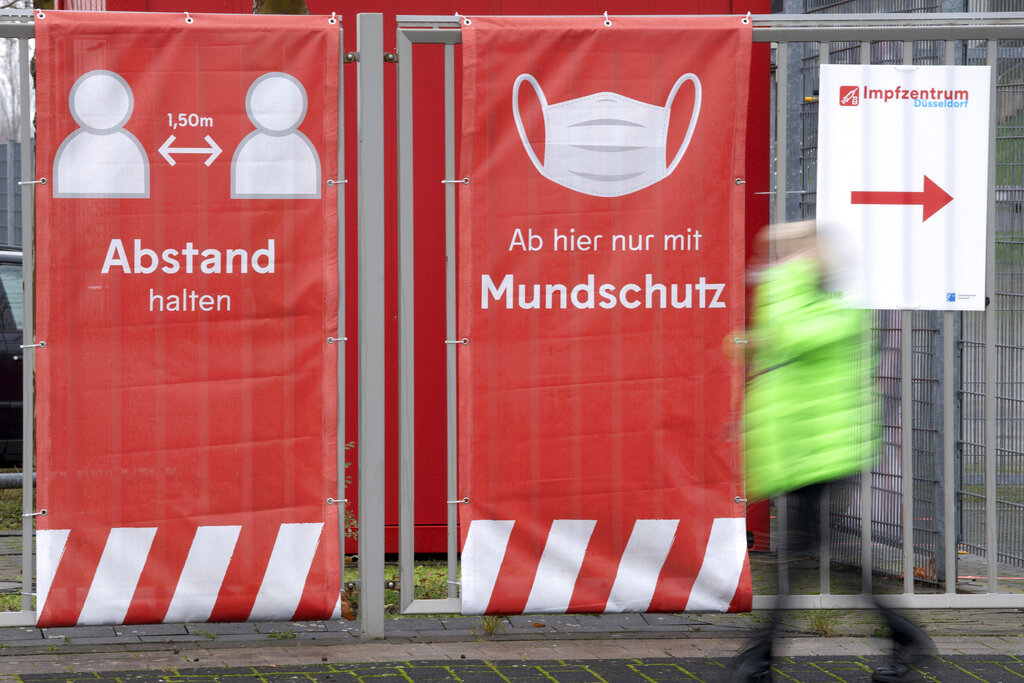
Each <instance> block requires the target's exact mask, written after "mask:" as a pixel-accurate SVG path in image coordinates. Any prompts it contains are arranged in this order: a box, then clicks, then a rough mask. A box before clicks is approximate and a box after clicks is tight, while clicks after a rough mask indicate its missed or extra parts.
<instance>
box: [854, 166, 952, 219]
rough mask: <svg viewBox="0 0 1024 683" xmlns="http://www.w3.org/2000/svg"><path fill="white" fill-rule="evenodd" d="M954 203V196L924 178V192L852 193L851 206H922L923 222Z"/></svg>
mask: <svg viewBox="0 0 1024 683" xmlns="http://www.w3.org/2000/svg"><path fill="white" fill-rule="evenodd" d="M951 201H953V197H952V195H950V194H949V193H948V192H946V191H945V190H943V189H942V188H941V187H939V186H938V185H936V184H935V183H934V182H932V179H931V178H929V177H928V176H925V177H924V190H922V191H921V192H859V191H856V190H855V191H853V192H851V193H850V203H851V204H895V205H900V206H908V205H911V204H920V205H921V210H922V212H923V213H922V217H921V221H922V222H924V221H926V220H928V219H929V218H931V217H932V216H933V215H934V214H935V212H936V211H938V210H939V209H941V208H942V207H944V206H945V205H946V204H949V203H950V202H951Z"/></svg>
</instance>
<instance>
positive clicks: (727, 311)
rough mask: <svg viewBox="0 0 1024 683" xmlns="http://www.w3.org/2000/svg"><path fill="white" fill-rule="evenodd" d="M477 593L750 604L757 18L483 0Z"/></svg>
mask: <svg viewBox="0 0 1024 683" xmlns="http://www.w3.org/2000/svg"><path fill="white" fill-rule="evenodd" d="M462 35H463V43H464V48H463V60H464V73H463V112H462V114H463V146H462V151H463V157H462V165H463V168H462V173H461V174H460V175H462V176H466V177H468V178H469V183H468V185H464V186H460V188H459V192H460V193H461V194H460V197H459V200H460V210H461V213H460V226H459V230H460V243H459V296H460V309H459V326H460V330H459V336H460V337H464V338H465V339H466V340H467V343H466V344H465V345H463V346H460V347H459V354H460V356H459V361H460V362H459V458H460V471H459V486H460V491H459V495H460V497H461V496H464V498H463V502H464V504H462V505H460V506H459V509H460V511H461V517H460V522H461V532H462V542H463V555H462V576H461V586H462V609H463V612H464V613H467V614H481V613H521V612H622V611H631V612H647V611H652V612H653V611H679V610H722V611H725V610H741V609H749V607H750V603H751V588H750V577H749V565H748V562H747V557H746V532H745V524H744V506H743V500H742V499H743V481H742V467H741V465H740V457H739V448H738V445H739V440H740V438H741V434H740V432H739V429H738V410H739V407H740V404H741V398H742V390H743V377H742V368H741V367H740V366H738V365H736V364H733V363H732V362H731V359H730V357H729V355H728V354H727V353H724V352H723V339H725V338H726V337H727V336H728V335H729V333H730V331H733V330H739V329H742V327H743V315H744V298H743V297H744V291H743V250H744V247H743V243H744V238H743V225H744V220H743V217H744V213H743V187H742V184H741V183H742V180H743V176H744V146H745V123H746V104H747V89H748V76H749V67H750V43H751V32H750V25H749V23H748V22H747V21H745V20H743V19H742V18H741V17H714V18H710V17H709V18H704V17H685V18H684V17H677V18H672V17H615V16H612V17H607V16H606V17H600V16H596V17H572V18H550V17H473V16H471V17H466V18H465V19H464V21H463V26H462Z"/></svg>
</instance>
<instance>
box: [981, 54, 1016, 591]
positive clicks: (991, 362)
mask: <svg viewBox="0 0 1024 683" xmlns="http://www.w3.org/2000/svg"><path fill="white" fill-rule="evenodd" d="M1018 37H1019V36H1018ZM986 47H987V55H986V58H985V63H986V64H988V65H989V67H991V69H992V83H991V88H992V92H991V98H990V105H989V136H988V210H987V212H986V224H987V231H986V236H985V241H986V244H985V303H986V306H985V559H986V560H988V591H989V593H996V592H998V591H999V569H998V560H999V528H998V525H999V507H998V505H999V504H998V502H997V500H996V495H997V488H996V476H997V468H996V392H997V391H998V390H999V387H998V384H997V383H996V177H995V175H996V172H995V168H996V163H997V161H996V135H997V132H998V125H999V106H998V105H999V88H998V85H999V68H998V59H999V43H998V42H997V41H995V40H989V41H988V42H987V43H986Z"/></svg>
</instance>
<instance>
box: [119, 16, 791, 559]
mask: <svg viewBox="0 0 1024 683" xmlns="http://www.w3.org/2000/svg"><path fill="white" fill-rule="evenodd" d="M307 5H308V7H309V9H310V11H311V12H312V13H313V14H331V12H336V13H337V14H338V16H339V17H341V19H342V26H343V27H344V28H345V32H344V39H343V40H344V50H345V51H355V50H356V49H357V46H356V31H355V27H356V15H357V14H360V13H381V14H383V17H384V36H385V38H384V45H385V49H393V48H394V44H395V40H394V36H395V29H396V25H395V17H396V16H398V15H454V14H455V12H456V11H458V12H459V13H460V14H464V15H469V16H472V15H487V14H492V15H493V14H500V15H549V14H553V15H599V14H603V13H604V12H605V11H607V12H608V13H609V14H610V15H612V16H614V15H616V14H746V13H747V12H748V11H749V12H752V13H754V14H767V13H769V12H770V11H771V10H770V1H769V0H674V1H673V0H603V1H602V2H601V3H600V5H595V4H594V3H593V2H592V1H589V0H504V1H503V0H459V1H457V2H449V1H446V0H415V1H414V0H363V1H355V2H344V3H342V2H339V1H338V0H307ZM106 7H107V9H108V10H110V11H150V12H185V11H189V12H218V13H246V14H247V13H250V12H251V11H252V0H203V2H195V1H191V2H189V1H187V0H107V2H106ZM415 49H416V74H415V77H414V78H415V81H414V94H413V101H414V103H415V104H414V106H415V115H416V124H415V125H416V136H417V137H416V141H415V147H414V160H415V161H414V164H415V167H414V172H415V178H416V182H415V188H414V201H415V207H416V231H415V239H416V255H415V272H416V277H415V290H416V296H415V302H414V306H415V311H416V329H415V358H416V364H415V385H416V390H415V401H416V421H415V440H416V441H415V451H416V463H417V465H416V504H415V515H416V550H417V552H426V553H429V552H435V553H437V552H444V551H445V549H446V533H445V518H446V504H445V500H446V483H445V482H446V474H445V453H446V448H447V446H446V434H445V422H446V414H445V392H446V381H445V345H444V344H443V343H442V342H443V340H444V338H445V283H444V269H445V255H444V193H443V189H442V188H443V186H442V185H441V183H440V180H441V179H442V178H443V172H444V147H443V145H444V132H443V131H444V129H443V99H442V98H443V80H442V74H443V72H442V69H443V61H442V50H441V48H440V47H439V46H427V45H425V46H419V47H416V48H415ZM457 49H458V48H457ZM458 58H459V56H458V52H457V54H456V60H458ZM769 58H770V55H769V47H768V45H766V44H756V45H754V53H753V60H752V67H751V79H750V114H749V117H748V124H747V178H746V188H747V225H746V227H747V244H748V251H749V245H750V243H751V239H752V237H753V235H754V234H755V232H756V231H757V230H758V229H759V228H760V227H761V226H762V225H764V224H765V223H767V221H768V197H767V195H766V194H756V193H757V192H766V191H767V190H768V189H769V134H770V131H769V106H770V105H769V96H770V95H769V89H770V82H769ZM384 73H385V83H384V110H385V112H387V114H386V115H387V117H388V118H387V121H386V122H385V127H384V130H385V149H384V158H385V159H386V160H388V159H391V160H395V161H394V163H388V164H386V167H385V168H386V171H385V173H386V175H385V229H386V234H385V259H386V283H385V295H386V302H387V303H386V306H387V309H386V312H385V313H386V332H387V340H386V343H385V349H384V351H385V357H386V368H387V369H386V373H387V374H386V378H385V391H386V396H385V401H386V406H387V418H386V450H387V452H386V454H385V457H386V460H385V462H386V476H387V491H386V500H385V504H386V513H385V515H386V522H387V527H386V534H387V536H386V539H385V547H386V550H387V552H397V549H398V526H397V525H398V269H397V263H398V250H397V245H398V238H397V195H396V192H397V175H398V167H397V158H398V153H397V147H396V139H395V130H396V128H395V126H396V108H395V107H396V101H395V88H396V84H395V70H394V69H389V68H385V70H384ZM343 78H344V96H345V102H346V103H347V105H346V108H345V114H344V116H345V120H344V130H345V134H344V136H345V140H344V142H345V145H344V148H345V177H346V178H347V179H348V180H349V182H348V184H347V185H346V199H347V201H346V204H345V225H346V231H345V232H346V236H345V246H344V249H345V272H346V278H345V280H346V282H345V311H346V316H345V317H346V320H345V336H347V337H348V338H349V339H355V338H356V335H357V334H358V329H357V298H356V281H357V278H356V275H357V272H358V271H357V260H356V255H357V231H356V225H357V214H356V203H355V197H356V196H357V188H356V187H355V185H356V182H357V170H356V144H357V139H356V109H355V106H353V103H354V102H355V101H356V72H355V67H354V65H353V66H351V67H348V68H345V69H343ZM460 88H461V83H459V82H458V76H457V82H456V89H457V90H456V92H457V93H458V92H460ZM458 97H459V96H458V94H457V95H456V101H458ZM458 124H459V122H458V121H457V128H456V130H458ZM356 348H357V347H356V344H354V343H350V344H349V345H348V348H347V353H346V362H345V373H346V377H347V378H348V381H347V382H346V387H345V406H346V413H345V431H344V439H345V441H350V442H355V444H356V448H355V449H354V450H353V451H349V457H350V460H352V461H355V462H358V454H359V449H358V445H359V435H358V404H357V399H358V391H357V382H356V378H357V377H358V358H357V354H356ZM357 467H358V465H357V464H354V465H352V466H350V467H349V468H348V470H347V472H346V474H347V475H348V476H349V477H350V478H351V481H352V482H355V481H356V477H357ZM355 488H356V487H355V485H354V484H353V485H352V486H350V487H349V489H348V491H346V497H347V498H348V500H349V501H350V502H349V505H350V509H353V510H355V509H357V507H356V506H357V495H356V491H355ZM682 504H683V501H680V505H682ZM762 527H763V528H762ZM748 528H750V530H751V531H754V532H755V537H756V538H757V539H759V543H758V545H759V546H760V545H766V542H765V541H764V540H763V539H766V538H767V532H768V527H767V515H756V516H752V517H751V518H748ZM758 549H760V548H758ZM347 550H348V551H349V552H355V551H356V546H355V543H354V542H350V543H349V545H348V548H347Z"/></svg>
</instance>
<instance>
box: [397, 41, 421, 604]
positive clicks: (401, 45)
mask: <svg viewBox="0 0 1024 683" xmlns="http://www.w3.org/2000/svg"><path fill="white" fill-rule="evenodd" d="M396 40H397V43H396V46H397V50H398V54H399V55H400V57H399V61H398V66H397V68H398V98H397V99H398V567H399V573H398V577H399V578H398V582H399V589H400V590H399V595H398V599H399V608H400V609H401V610H402V611H403V612H404V611H405V609H406V608H407V607H408V606H409V603H410V602H412V599H413V593H414V591H415V584H414V582H413V579H414V576H413V564H414V560H415V554H416V541H415V538H416V535H415V534H416V518H415V517H416V441H415V429H416V428H415V422H416V420H415V418H416V392H415V376H416V375H415V372H414V368H415V364H414V363H415V358H414V356H415V336H416V335H415V329H416V328H415V325H414V322H415V308H414V306H415V291H416V287H415V280H414V278H415V263H414V254H415V253H416V252H415V234H414V222H415V218H414V217H415V213H414V210H413V209H414V206H413V201H414V199H413V194H414V193H413V182H414V177H413V175H414V174H413V108H412V105H413V103H412V97H413V95H412V73H413V54H412V44H411V43H410V42H409V39H408V38H407V37H406V36H404V35H403V34H402V32H401V31H398V33H397V36H396Z"/></svg>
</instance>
